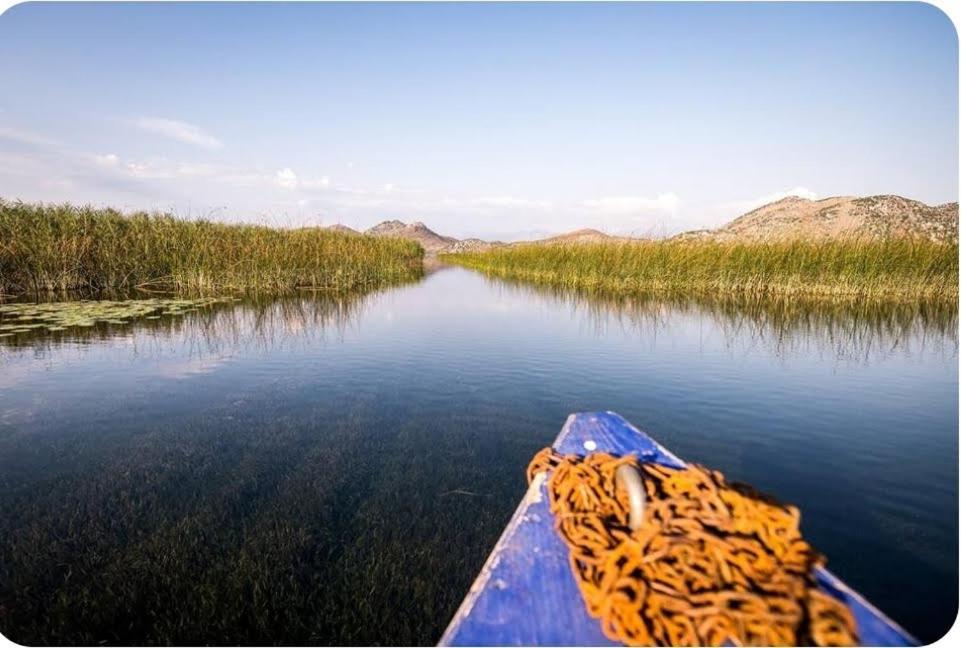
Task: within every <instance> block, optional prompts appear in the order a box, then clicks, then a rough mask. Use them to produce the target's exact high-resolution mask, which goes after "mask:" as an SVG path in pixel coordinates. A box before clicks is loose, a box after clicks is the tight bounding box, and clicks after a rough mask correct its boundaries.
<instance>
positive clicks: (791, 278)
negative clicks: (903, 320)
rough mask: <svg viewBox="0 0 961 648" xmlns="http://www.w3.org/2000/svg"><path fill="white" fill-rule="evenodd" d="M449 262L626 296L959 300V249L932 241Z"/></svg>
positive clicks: (541, 251) (584, 250)
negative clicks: (642, 293)
mask: <svg viewBox="0 0 961 648" xmlns="http://www.w3.org/2000/svg"><path fill="white" fill-rule="evenodd" d="M444 258H445V259H446V260H448V261H450V262H452V263H456V264H459V265H462V266H465V267H468V268H473V269H476V270H480V271H482V272H485V273H487V274H489V275H492V276H497V277H502V278H513V279H522V280H525V281H529V282H532V283H538V284H546V285H553V286H559V287H566V288H579V289H587V290H601V291H605V292H607V293H619V294H630V293H638V292H648V293H650V292H657V293H661V294H675V295H677V294H687V295H716V294H718V293H728V294H740V295H748V296H765V295H775V296H782V297H784V296H800V297H811V298H820V299H825V298H826V299H842V300H864V299H874V300H886V301H904V300H928V301H932V300H934V301H945V302H955V301H956V300H957V297H958V245H957V243H936V242H931V241H927V240H922V239H907V238H900V239H888V240H863V241H862V240H837V241H822V242H814V241H784V242H767V243H765V242H762V243H742V242H712V241H670V240H669V241H635V242H609V243H586V244H583V245H514V246H509V247H500V248H494V249H491V250H487V251H483V252H466V253H461V254H451V255H446V256H445V257H444Z"/></svg>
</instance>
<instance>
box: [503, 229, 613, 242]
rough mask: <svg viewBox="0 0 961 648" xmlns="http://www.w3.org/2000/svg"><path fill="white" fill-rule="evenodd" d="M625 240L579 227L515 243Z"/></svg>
mask: <svg viewBox="0 0 961 648" xmlns="http://www.w3.org/2000/svg"><path fill="white" fill-rule="evenodd" d="M623 240H627V239H625V238H622V237H619V236H611V235H610V234H605V233H604V232H601V231H599V230H596V229H590V228H586V229H579V230H574V231H573V232H567V233H566V234H558V235H557V236H551V237H549V238H545V239H536V240H534V241H518V242H517V243H515V245H530V244H536V245H581V244H583V243H607V242H612V241H623Z"/></svg>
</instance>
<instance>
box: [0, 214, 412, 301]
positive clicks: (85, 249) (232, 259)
mask: <svg viewBox="0 0 961 648" xmlns="http://www.w3.org/2000/svg"><path fill="white" fill-rule="evenodd" d="M422 257H423V250H422V249H421V248H420V246H418V245H417V244H416V243H412V242H410V241H404V240H400V239H392V238H373V237H367V236H358V235H355V234H349V233H343V232H332V231H328V230H324V229H320V228H316V227H310V228H298V229H279V228H271V227H266V226H260V225H229V224H224V223H214V222H210V221H194V220H184V219H179V218H175V217H172V216H169V215H161V214H145V213H137V214H131V215H124V214H121V213H120V212H118V211H115V210H112V209H94V208H90V207H75V206H72V205H36V204H26V203H21V202H7V201H3V200H0V295H2V294H22V293H29V292H43V291H73V290H104V289H132V288H139V289H141V290H175V291H192V292H212V291H222V290H244V289H256V290H290V289H294V288H319V289H342V290H346V289H353V288H358V287H375V286H379V285H386V284H390V283H394V282H397V281H403V280H409V279H411V278H413V277H415V276H419V274H420V273H421V272H422V271H423V270H422V266H421V259H422Z"/></svg>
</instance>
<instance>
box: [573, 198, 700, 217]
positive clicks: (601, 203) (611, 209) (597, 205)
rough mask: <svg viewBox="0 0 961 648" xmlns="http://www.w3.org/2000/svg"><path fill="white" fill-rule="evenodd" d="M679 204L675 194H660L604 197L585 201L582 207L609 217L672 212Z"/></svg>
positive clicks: (679, 200)
mask: <svg viewBox="0 0 961 648" xmlns="http://www.w3.org/2000/svg"><path fill="white" fill-rule="evenodd" d="M680 204H681V199H680V198H679V197H678V196H677V194H675V193H673V192H671V193H662V194H658V196H657V197H655V198H649V197H646V196H606V197H603V198H595V199H592V200H585V201H584V202H583V203H582V206H583V207H585V208H587V209H588V210H590V211H593V212H598V213H600V214H604V215H610V216H630V215H632V214H645V213H650V212H672V211H674V210H676V209H677V207H678V205H680Z"/></svg>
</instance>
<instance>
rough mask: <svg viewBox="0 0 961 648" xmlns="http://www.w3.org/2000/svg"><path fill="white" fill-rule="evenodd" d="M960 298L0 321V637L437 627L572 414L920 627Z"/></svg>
mask: <svg viewBox="0 0 961 648" xmlns="http://www.w3.org/2000/svg"><path fill="white" fill-rule="evenodd" d="M957 325H958V323H957V312H956V311H954V312H940V311H938V310H937V309H935V310H931V309H930V308H921V307H917V308H914V307H901V308H887V309H885V308H880V307H870V308H869V307H860V308H857V309H851V308H844V307H829V306H824V305H822V306H802V305H798V304H796V303H794V304H758V303H754V304H743V303H740V304H739V303H736V302H730V301H723V300H719V301H714V302H704V301H701V302H697V301H683V300H672V301H658V300H654V299H632V300H606V299H602V298H599V297H597V298H591V297H587V296H583V295H580V296H577V295H571V294H565V293H562V292H556V291H549V290H544V289H533V288H530V287H525V286H523V285H512V284H507V283H504V282H500V281H495V280H490V279H486V278H484V277H483V276H481V275H479V274H476V273H473V272H470V271H467V270H463V269H458V268H443V269H440V270H439V271H437V272H434V273H433V274H431V275H429V276H428V277H427V278H426V279H425V280H423V281H422V282H420V283H417V284H413V285H408V286H403V287H399V288H395V289H391V290H388V291H385V292H381V293H376V294H370V295H365V296H356V297H330V296H326V297H325V296H323V295H317V294H304V295H298V296H295V297H285V298H277V299H257V300H253V299H251V300H246V301H242V302H237V303H234V304H216V305H213V306H211V307H209V308H204V309H200V310H199V311H197V312H192V313H187V314H186V315H184V316H182V317H180V318H177V319H170V318H161V319H158V320H151V321H141V322H134V323H131V324H129V325H126V326H106V327H105V326H98V327H95V328H91V329H85V330H84V332H83V333H71V332H70V331H67V332H63V333H60V334H58V335H57V336H55V337H50V336H46V337H45V336H44V335H37V336H35V337H31V338H29V339H25V340H24V339H20V338H17V339H16V341H11V340H7V339H5V340H0V623H2V627H0V630H2V632H3V633H4V634H6V635H7V636H8V637H9V638H10V639H12V640H14V641H17V642H20V643H24V644H45V643H64V644H73V643H91V644H93V643H97V642H101V641H103V642H107V643H123V644H141V643H147V642H150V643H195V644H200V643H208V642H212V643H277V642H281V643H288V644H298V643H322V644H344V643H348V644H350V643H374V644H381V643H391V644H408V643H431V642H435V641H436V640H437V639H438V638H439V636H440V633H441V632H442V630H443V628H444V627H445V625H446V623H447V621H448V620H449V618H450V616H451V614H452V613H453V611H454V610H455V609H456V607H457V605H458V604H459V602H460V600H461V599H462V598H463V596H464V594H465V592H466V591H467V588H468V587H469V585H470V583H471V582H472V580H473V578H474V576H475V574H476V572H477V570H478V569H479V567H480V566H481V564H482V563H483V560H484V558H485V557H486V555H487V553H488V551H489V550H490V549H491V547H492V545H493V543H494V542H495V540H496V538H497V536H498V535H499V533H500V531H501V529H502V528H503V526H504V525H505V523H506V522H507V520H508V518H509V516H510V513H511V512H512V511H513V509H514V508H515V506H516V504H517V501H518V498H519V497H520V496H521V494H522V493H523V491H524V488H525V484H524V468H525V466H526V464H527V462H528V460H529V459H530V458H531V456H532V455H533V454H534V453H535V452H536V451H537V450H538V449H540V448H541V447H543V446H545V445H548V444H549V443H550V442H551V441H552V440H553V438H554V437H555V436H556V434H557V432H558V430H559V429H560V426H561V425H562V423H563V421H564V419H565V417H566V416H567V414H568V413H570V412H573V411H582V410H597V409H605V410H614V411H617V412H619V413H620V414H622V415H624V416H625V417H627V418H628V419H630V420H632V421H633V422H634V423H635V424H636V425H638V426H639V427H641V428H643V429H645V430H646V431H647V432H648V433H650V434H651V435H652V436H654V437H655V438H656V439H658V440H659V441H660V442H661V443H663V444H664V445H666V446H667V447H669V448H671V449H672V450H673V451H674V452H675V453H677V454H679V455H680V456H683V457H685V458H687V459H690V460H693V461H698V462H701V463H705V464H708V465H711V466H713V467H716V468H718V469H720V470H722V471H723V472H724V473H725V474H727V475H728V476H729V477H730V478H733V479H738V480H743V481H747V482H750V483H752V484H754V485H755V486H756V487H758V488H760V489H762V490H765V491H768V492H770V493H772V494H775V495H776V496H777V497H779V498H781V499H783V500H786V501H790V502H793V503H796V504H798V505H799V506H800V507H801V510H802V512H803V521H802V524H803V526H802V529H803V531H804V533H805V535H806V536H807V537H808V538H809V539H810V540H811V541H812V543H813V544H814V545H815V546H816V547H817V548H818V549H819V550H820V551H822V552H823V553H825V554H826V555H827V556H828V560H829V567H830V568H831V569H832V570H833V571H834V572H835V573H837V574H838V575H840V576H841V577H842V578H844V579H846V580H847V581H848V582H849V583H850V584H851V585H852V586H854V587H855V588H857V589H859V590H861V591H862V593H864V594H865V595H866V596H867V597H868V598H869V599H871V600H872V601H873V602H874V603H876V604H877V605H878V606H879V607H880V608H881V609H883V610H885V611H886V612H887V613H889V614H890V615H891V616H892V617H893V618H894V619H895V620H897V621H899V622H900V623H902V624H903V625H904V626H905V627H906V628H907V629H908V630H910V631H912V632H914V633H915V634H916V635H918V636H919V637H920V638H921V639H923V640H928V641H930V640H933V639H935V638H937V637H939V636H940V635H941V634H943V633H944V632H945V631H946V630H947V628H948V627H949V626H950V625H951V623H952V622H953V620H954V617H955V615H956V612H957V591H958V565H957V556H958V527H957V511H958V490H957V484H958V472H957V470H958V469H957V466H958V427H957V422H958V397H957V394H958V336H957Z"/></svg>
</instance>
